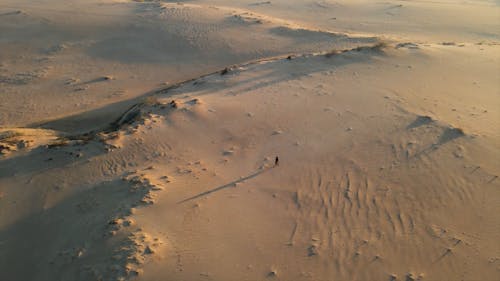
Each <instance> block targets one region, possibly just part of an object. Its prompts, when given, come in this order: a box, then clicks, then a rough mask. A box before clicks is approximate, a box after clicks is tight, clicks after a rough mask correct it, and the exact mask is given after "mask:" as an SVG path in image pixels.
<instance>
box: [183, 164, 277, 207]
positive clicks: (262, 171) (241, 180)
mask: <svg viewBox="0 0 500 281" xmlns="http://www.w3.org/2000/svg"><path fill="white" fill-rule="evenodd" d="M274 167H275V166H272V167H267V168H263V169H261V170H259V171H257V172H255V173H253V174H251V175H248V176H246V177H244V178H240V179H237V180H235V181H232V182H230V183H228V184H225V185H221V186H219V187H216V188H214V189H210V190H207V191H205V192H202V193H200V194H197V195H195V196H192V197H189V198H186V199H184V200H182V201H179V202H177V204H182V203H185V202H188V201H191V200H194V199H198V198H201V197H204V196H207V195H209V194H211V193H214V192H217V191H219V190H222V189H225V188H228V187H232V186H234V185H235V184H237V183H240V182H243V181H246V180H249V179H252V178H255V177H256V176H258V175H260V174H262V173H264V172H266V171H269V170H271V169H272V168H274Z"/></svg>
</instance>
